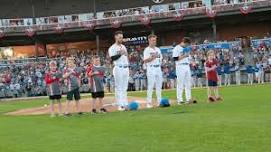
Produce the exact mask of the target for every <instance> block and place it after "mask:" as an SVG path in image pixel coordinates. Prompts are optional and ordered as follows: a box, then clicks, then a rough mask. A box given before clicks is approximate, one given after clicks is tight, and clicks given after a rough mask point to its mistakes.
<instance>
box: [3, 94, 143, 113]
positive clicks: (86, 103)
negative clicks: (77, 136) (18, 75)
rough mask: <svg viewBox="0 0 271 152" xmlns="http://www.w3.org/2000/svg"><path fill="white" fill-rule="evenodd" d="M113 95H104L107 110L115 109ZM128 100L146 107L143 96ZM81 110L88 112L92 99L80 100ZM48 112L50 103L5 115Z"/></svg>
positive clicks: (64, 103)
mask: <svg viewBox="0 0 271 152" xmlns="http://www.w3.org/2000/svg"><path fill="white" fill-rule="evenodd" d="M114 101H115V99H114V97H105V98H104V107H105V109H106V110H107V111H108V112H113V111H117V106H116V105H115V102H114ZM128 101H129V102H132V101H136V102H138V103H139V109H144V108H146V100H145V99H144V98H138V97H128ZM70 106H71V111H72V113H75V112H76V108H75V102H71V103H70ZM80 106H81V111H82V112H84V113H89V112H90V111H91V109H92V100H91V99H90V98H84V99H81V100H80ZM54 108H55V110H56V111H57V112H58V105H57V104H54ZM65 108H66V102H63V103H62V109H63V112H64V110H65ZM47 114H50V105H43V106H41V107H36V108H27V109H21V110H17V111H13V112H9V113H6V115H15V116H25V115H47Z"/></svg>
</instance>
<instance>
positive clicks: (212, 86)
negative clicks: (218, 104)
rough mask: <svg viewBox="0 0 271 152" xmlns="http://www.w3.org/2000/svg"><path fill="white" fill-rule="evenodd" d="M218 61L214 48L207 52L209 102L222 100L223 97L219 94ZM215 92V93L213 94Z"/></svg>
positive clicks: (206, 68) (206, 70) (206, 66)
mask: <svg viewBox="0 0 271 152" xmlns="http://www.w3.org/2000/svg"><path fill="white" fill-rule="evenodd" d="M217 67H218V61H217V60H216V59H215V53H214V51H213V50H211V51H209V52H208V53H207V61H206V62H205V74H206V78H207V80H208V91H207V94H208V100H209V102H215V101H220V100H222V98H221V97H220V96H219V93H218V87H217V82H218V75H217V71H216V69H217ZM212 92H213V95H212Z"/></svg>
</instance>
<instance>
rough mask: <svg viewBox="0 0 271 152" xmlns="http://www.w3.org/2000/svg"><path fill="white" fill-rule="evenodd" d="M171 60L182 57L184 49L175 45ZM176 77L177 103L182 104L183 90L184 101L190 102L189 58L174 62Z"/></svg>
mask: <svg viewBox="0 0 271 152" xmlns="http://www.w3.org/2000/svg"><path fill="white" fill-rule="evenodd" d="M172 52H173V58H174V57H179V56H180V55H184V54H185V53H184V48H183V47H182V46H180V45H177V46H176V47H175V48H174V49H173V51H172ZM175 64H176V75H177V102H178V103H180V102H183V96H182V95H183V90H184V89H185V97H186V101H187V102H189V100H191V70H190V57H186V58H184V59H182V60H178V61H175Z"/></svg>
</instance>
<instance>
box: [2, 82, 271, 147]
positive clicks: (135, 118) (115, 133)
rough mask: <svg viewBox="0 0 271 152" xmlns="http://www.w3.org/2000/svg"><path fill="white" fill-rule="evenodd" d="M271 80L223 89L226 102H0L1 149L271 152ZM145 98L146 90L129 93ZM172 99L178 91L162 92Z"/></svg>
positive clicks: (199, 94)
mask: <svg viewBox="0 0 271 152" xmlns="http://www.w3.org/2000/svg"><path fill="white" fill-rule="evenodd" d="M270 90H271V85H270V84H268V85H255V86H239V87H237V86H233V87H225V88H221V90H220V91H221V94H222V96H223V97H224V101H223V102H220V103H211V104H210V103H207V102H206V90H205V89H194V90H193V91H192V92H193V95H194V97H196V98H197V99H198V101H199V103H198V104H197V105H184V106H171V107H169V108H154V109H144V110H139V111H128V112H111V113H107V114H98V115H94V116H93V115H90V114H84V115H82V116H78V115H73V116H71V117H55V118H50V117H49V116H48V115H35V116H11V115H6V113H8V112H12V111H16V110H20V109H25V108H33V107H40V106H43V105H44V104H48V103H49V101H48V99H47V98H46V99H31V100H27V101H9V102H1V103H0V152H92V151H93V152H103V151H106V152H126V151H127V152H160V151H161V152H270V151H271V144H270V143H271V92H270ZM129 95H130V96H133V97H145V96H146V93H145V92H134V93H130V94H129ZM163 96H164V97H168V98H169V99H171V101H173V100H174V99H175V91H174V90H170V91H163Z"/></svg>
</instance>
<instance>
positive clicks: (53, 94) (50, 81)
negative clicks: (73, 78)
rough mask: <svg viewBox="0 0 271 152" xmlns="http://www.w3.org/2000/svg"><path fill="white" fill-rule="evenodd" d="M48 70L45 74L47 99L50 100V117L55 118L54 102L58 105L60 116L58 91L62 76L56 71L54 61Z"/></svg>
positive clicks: (59, 95) (60, 107)
mask: <svg viewBox="0 0 271 152" xmlns="http://www.w3.org/2000/svg"><path fill="white" fill-rule="evenodd" d="M49 68H50V70H49V71H48V72H47V73H46V74H45V82H46V85H47V90H48V95H49V99H50V100H51V117H55V109H54V101H57V103H58V112H59V115H62V106H61V102H60V99H61V89H60V87H61V86H60V79H61V78H62V74H61V73H60V72H59V71H58V70H57V63H56V61H51V62H50V63H49Z"/></svg>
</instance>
